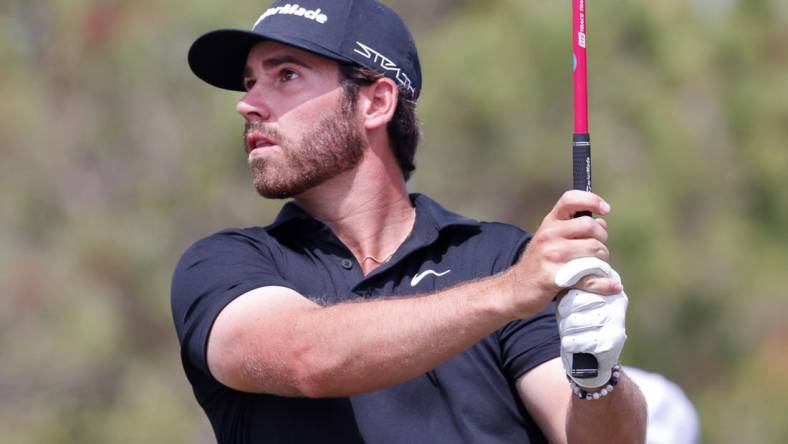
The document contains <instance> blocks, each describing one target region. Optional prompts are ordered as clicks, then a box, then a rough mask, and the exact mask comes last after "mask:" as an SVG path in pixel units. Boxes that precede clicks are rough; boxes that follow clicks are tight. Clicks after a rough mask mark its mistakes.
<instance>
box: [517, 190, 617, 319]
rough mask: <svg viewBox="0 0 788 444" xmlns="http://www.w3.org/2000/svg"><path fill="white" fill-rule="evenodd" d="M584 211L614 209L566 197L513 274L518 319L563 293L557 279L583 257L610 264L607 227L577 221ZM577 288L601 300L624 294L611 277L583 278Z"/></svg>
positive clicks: (578, 195) (594, 199) (578, 194)
mask: <svg viewBox="0 0 788 444" xmlns="http://www.w3.org/2000/svg"><path fill="white" fill-rule="evenodd" d="M580 211H590V212H592V213H596V214H601V215H605V214H607V213H609V212H610V205H608V204H607V202H605V201H604V200H603V199H602V198H600V197H599V196H597V195H595V194H593V193H590V192H585V191H576V190H574V191H567V192H566V193H564V195H563V196H561V198H560V199H559V200H558V202H557V203H556V205H555V207H553V209H552V211H550V213H549V214H548V215H547V216H546V217H545V218H544V220H543V221H542V224H541V226H540V227H539V229H538V230H537V231H536V233H535V234H534V237H533V239H531V242H530V243H529V244H528V247H527V248H526V249H525V252H524V253H523V256H522V258H521V259H520V261H519V262H518V263H517V264H516V265H515V266H513V267H512V268H511V269H510V271H509V273H510V278H511V284H512V285H513V287H512V292H511V293H512V297H513V298H514V300H513V301H512V305H513V307H514V308H515V310H516V311H517V312H518V313H519V314H520V317H525V316H529V315H533V314H534V313H537V312H539V311H541V310H543V309H544V308H545V307H546V306H547V304H549V303H550V301H552V300H553V299H554V298H555V297H556V296H557V295H558V294H559V293H560V292H561V291H563V289H562V288H561V287H560V286H559V285H557V284H556V282H555V276H556V273H557V272H558V270H559V269H560V268H561V267H562V266H563V265H564V264H566V263H567V262H569V261H571V260H573V259H577V258H580V257H596V258H599V259H601V260H602V261H604V262H607V261H608V260H609V258H610V253H609V251H608V249H607V223H606V222H605V221H604V220H603V219H592V218H590V217H579V218H574V215H575V214H576V213H578V212H580ZM574 288H576V289H579V290H583V291H588V292H592V293H597V294H601V295H613V294H616V293H619V292H621V291H622V290H623V288H622V286H621V283H620V282H619V281H618V280H616V279H613V278H611V277H608V276H588V277H585V278H583V279H582V280H581V281H580V282H578V283H577V284H576V285H574Z"/></svg>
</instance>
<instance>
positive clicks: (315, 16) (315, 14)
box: [253, 3, 328, 28]
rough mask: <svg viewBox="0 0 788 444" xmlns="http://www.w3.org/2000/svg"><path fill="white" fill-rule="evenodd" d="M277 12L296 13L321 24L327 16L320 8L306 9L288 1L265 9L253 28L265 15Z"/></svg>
mask: <svg viewBox="0 0 788 444" xmlns="http://www.w3.org/2000/svg"><path fill="white" fill-rule="evenodd" d="M277 14H284V15H296V16H299V17H304V18H306V19H309V20H314V21H316V22H318V23H320V24H323V23H325V22H327V21H328V16H327V15H325V14H321V13H320V8H317V9H306V8H302V7H301V6H299V5H298V3H296V4H294V5H291V4H289V3H288V4H286V5H284V6H277V7H276V8H268V10H267V11H265V12H264V13H263V15H261V16H260V18H259V19H257V21H256V22H255V23H254V27H253V28H256V27H257V25H259V24H260V22H262V21H263V20H265V18H266V17H270V16H272V15H277Z"/></svg>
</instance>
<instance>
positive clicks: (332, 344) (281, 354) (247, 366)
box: [208, 273, 540, 397]
mask: <svg viewBox="0 0 788 444" xmlns="http://www.w3.org/2000/svg"><path fill="white" fill-rule="evenodd" d="M513 288H515V287H514V286H513V285H512V281H511V279H510V278H508V277H507V273H502V274H500V275H496V276H493V277H489V278H486V279H482V280H478V281H473V282H469V283H465V284H462V285H459V286H456V287H453V288H449V289H446V290H443V291H440V292H436V293H432V294H428V295H424V296H413V297H404V298H383V299H377V300H370V301H360V302H348V303H342V304H337V305H332V306H328V307H321V306H318V305H316V304H314V303H313V302H311V301H308V300H306V299H305V298H303V297H302V296H299V295H298V294H297V293H295V292H294V291H292V290H290V289H286V288H282V287H278V290H277V289H276V288H274V287H269V288H267V289H266V288H264V289H261V290H255V291H253V292H250V294H248V295H244V296H242V297H240V298H238V300H236V301H234V302H233V303H231V304H230V305H229V306H228V307H226V308H225V310H224V311H223V312H222V314H220V316H219V318H218V319H217V321H216V323H215V325H214V330H213V332H212V334H211V343H210V344H209V347H208V355H209V362H211V363H212V365H211V371H212V373H213V374H214V376H215V377H217V379H219V380H220V381H222V382H223V383H225V384H226V385H229V386H230V387H233V388H236V389H238V390H242V391H249V392H259V393H271V394H277V395H284V396H307V397H336V396H349V395H353V394H358V393H364V392H369V391H372V390H376V389H380V388H384V387H389V386H393V385H397V384H400V383H402V382H405V381H408V380H410V379H413V378H415V377H417V376H418V375H421V374H423V373H425V372H427V371H429V370H431V369H433V368H435V367H437V366H438V365H440V364H442V363H444V362H446V361H447V360H449V359H450V358H451V357H452V356H455V355H457V354H458V353H460V352H462V351H463V350H465V349H467V348H468V347H470V346H471V345H473V344H474V343H476V342H478V341H479V340H481V339H482V338H484V337H485V336H487V335H489V334H490V333H492V332H493V331H495V330H496V329H498V328H500V327H501V326H503V325H505V324H506V323H507V322H510V321H512V320H515V319H518V318H521V317H526V316H528V315H529V314H535V313H536V312H537V311H539V310H540V308H539V306H538V305H535V306H534V307H533V309H530V308H528V307H529V305H528V304H527V303H526V304H523V303H522V301H523V300H524V299H527V297H526V296H524V295H523V294H522V293H524V292H517V293H518V296H517V297H515V296H514V295H513V293H514V291H513V290H512V289H513ZM258 291H262V293H256V292H258ZM266 291H269V292H273V293H265V292H266ZM525 293H527V292H525ZM276 299H278V300H279V301H280V302H278V303H276V302H274V304H278V305H267V306H266V305H264V304H271V301H274V300H276ZM299 301H300V302H299ZM277 307H279V308H277ZM288 307H289V308H288ZM228 329H229V330H228Z"/></svg>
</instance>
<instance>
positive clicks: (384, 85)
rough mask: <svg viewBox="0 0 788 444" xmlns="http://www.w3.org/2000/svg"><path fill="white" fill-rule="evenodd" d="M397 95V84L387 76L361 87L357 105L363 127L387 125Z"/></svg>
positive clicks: (392, 115) (391, 115) (392, 116)
mask: <svg viewBox="0 0 788 444" xmlns="http://www.w3.org/2000/svg"><path fill="white" fill-rule="evenodd" d="M397 97H399V90H398V89H397V84H396V83H394V81H393V80H391V79H389V78H388V77H381V78H380V79H378V80H376V81H375V83H373V84H371V85H369V86H365V87H362V88H361V90H360V91H359V99H360V102H361V103H359V105H360V110H361V112H362V115H361V118H362V119H363V120H364V127H365V128H366V129H368V130H372V129H376V128H380V127H385V126H386V125H388V123H389V122H390V121H391V119H393V118H394V112H395V111H396V110H397Z"/></svg>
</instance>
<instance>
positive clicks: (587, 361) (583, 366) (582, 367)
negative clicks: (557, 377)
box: [571, 353, 599, 379]
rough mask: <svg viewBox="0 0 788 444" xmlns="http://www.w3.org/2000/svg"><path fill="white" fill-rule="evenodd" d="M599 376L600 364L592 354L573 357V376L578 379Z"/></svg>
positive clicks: (580, 354) (579, 354)
mask: <svg viewBox="0 0 788 444" xmlns="http://www.w3.org/2000/svg"><path fill="white" fill-rule="evenodd" d="M597 375H599V362H598V361H597V360H596V357H595V356H594V355H592V354H590V353H575V354H573V355H572V370H571V376H572V377H573V378H577V379H587V378H596V377H597Z"/></svg>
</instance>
